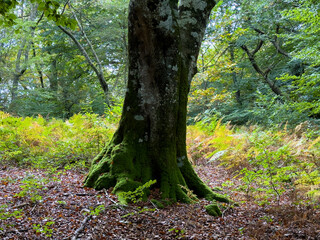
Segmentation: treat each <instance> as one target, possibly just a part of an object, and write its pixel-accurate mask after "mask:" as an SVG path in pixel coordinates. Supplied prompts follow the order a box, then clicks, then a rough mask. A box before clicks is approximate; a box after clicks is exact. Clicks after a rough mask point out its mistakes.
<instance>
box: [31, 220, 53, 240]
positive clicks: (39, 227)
mask: <svg viewBox="0 0 320 240" xmlns="http://www.w3.org/2000/svg"><path fill="white" fill-rule="evenodd" d="M44 221H45V223H44V224H33V229H34V230H36V232H37V233H40V234H42V235H44V236H46V237H51V236H52V232H53V228H52V225H54V224H55V222H54V221H52V219H51V218H48V219H44Z"/></svg>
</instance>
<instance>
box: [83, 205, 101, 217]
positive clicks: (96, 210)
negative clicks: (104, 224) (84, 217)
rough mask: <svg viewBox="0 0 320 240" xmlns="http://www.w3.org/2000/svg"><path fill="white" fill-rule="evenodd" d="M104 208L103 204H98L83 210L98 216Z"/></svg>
mask: <svg viewBox="0 0 320 240" xmlns="http://www.w3.org/2000/svg"><path fill="white" fill-rule="evenodd" d="M105 209H106V207H105V206H104V205H99V206H97V207H95V208H94V207H91V210H90V211H89V212H85V214H89V215H91V216H99V215H100V213H101V212H103V211H104V210H105Z"/></svg>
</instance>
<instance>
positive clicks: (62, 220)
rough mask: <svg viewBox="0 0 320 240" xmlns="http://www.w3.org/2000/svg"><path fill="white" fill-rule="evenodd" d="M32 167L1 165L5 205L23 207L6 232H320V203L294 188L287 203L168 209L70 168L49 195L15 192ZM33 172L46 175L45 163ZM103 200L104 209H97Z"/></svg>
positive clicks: (135, 235)
mask: <svg viewBox="0 0 320 240" xmlns="http://www.w3.org/2000/svg"><path fill="white" fill-rule="evenodd" d="M196 169H197V172H198V174H199V175H200V177H201V178H202V179H203V180H204V181H205V182H207V183H208V184H209V185H210V186H211V187H217V186H218V187H220V186H221V184H222V183H223V182H225V181H226V180H230V181H234V182H235V183H234V184H238V183H237V182H236V180H235V179H233V178H232V177H230V176H229V174H228V172H226V171H225V170H224V169H222V168H221V167H218V166H212V165H205V166H204V165H201V166H197V167H196ZM26 171H27V170H23V169H17V168H7V169H3V170H1V171H0V180H1V185H0V188H1V191H0V206H1V205H7V207H6V209H5V211H7V212H11V213H12V212H14V211H15V210H21V211H22V216H21V217H20V218H16V217H14V216H12V217H8V218H7V219H3V220H1V222H0V229H2V230H0V239H72V238H73V239H320V211H319V209H318V210H315V209H313V208H310V207H304V206H295V205H293V204H292V203H291V201H290V199H288V196H284V199H283V201H281V203H280V205H276V204H275V203H274V204H271V205H269V206H267V207H262V206H258V205H256V204H255V203H253V202H252V201H246V202H245V203H243V204H240V206H239V207H235V208H233V207H228V206H226V208H225V210H224V211H223V216H222V217H217V218H214V217H211V216H209V215H208V214H207V213H206V212H205V210H204V206H205V205H206V204H208V202H207V201H206V200H200V201H199V202H198V203H196V204H189V205H188V204H181V203H177V204H174V205H171V206H168V207H166V208H164V209H156V208H155V207H154V206H153V205H152V204H151V202H145V203H138V204H136V205H134V206H129V207H124V206H120V205H117V204H115V202H116V197H115V196H114V195H112V194H110V191H100V192H97V191H94V190H92V189H86V188H82V181H83V175H81V174H79V173H76V172H72V171H67V172H65V173H64V174H62V175H59V176H58V177H59V178H60V180H61V181H60V182H58V181H54V182H48V183H46V185H45V187H44V188H43V189H41V190H40V191H39V192H38V194H39V195H41V196H42V200H40V201H36V202H32V201H31V200H30V198H28V197H16V196H15V194H16V193H18V192H20V191H21V188H20V186H21V184H22V183H21V181H22V179H24V177H25V176H26V173H25V172H26ZM28 172H29V174H33V175H35V176H39V177H43V176H44V172H42V171H29V170H28ZM226 190H227V191H228V189H226ZM229 190H230V191H228V193H229V194H230V195H231V198H233V199H235V200H236V201H241V200H244V196H243V194H242V193H240V192H236V191H231V189H229ZM153 195H157V193H156V192H154V193H153ZM101 205H103V206H104V207H105V209H104V210H101V211H100V212H99V213H96V214H94V213H93V210H94V209H95V208H96V207H97V206H101ZM90 213H92V215H88V214H90ZM50 222H53V223H52V224H48V223H50ZM35 226H38V228H37V227H35ZM37 229H38V232H37ZM50 230H52V231H50ZM49 235H51V236H49Z"/></svg>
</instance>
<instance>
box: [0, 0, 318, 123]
mask: <svg viewBox="0 0 320 240" xmlns="http://www.w3.org/2000/svg"><path fill="white" fill-rule="evenodd" d="M4 2H5V4H2V5H1V9H0V10H1V11H0V13H1V17H0V23H1V33H0V45H1V48H0V58H1V61H0V65H1V67H0V81H1V85H0V92H1V94H0V109H1V110H2V111H7V112H10V113H14V114H17V115H19V116H32V115H36V114H41V115H43V116H48V117H59V118H64V119H66V118H70V117H71V116H72V115H73V114H76V113H79V112H88V111H89V112H93V113H97V114H100V115H102V114H110V112H112V111H119V106H121V104H122V102H123V97H124V93H125V91H126V82H127V77H128V76H127V75H128V61H127V45H128V39H127V14H128V1H126V0H116V1H107V0H105V1H67V2H63V1H61V2H60V1H44V2H43V1H4ZM318 13H319V3H317V2H316V1H306V0H299V1H297V0H292V1H291V0H288V1H272V0H268V1H259V0H255V1H251V0H246V1H237V0H232V1H230V0H226V1H220V2H218V4H217V5H216V6H215V8H214V10H213V11H212V14H211V17H210V23H209V25H208V28H207V31H206V34H205V39H204V42H203V44H202V47H201V52H200V55H199V59H198V74H197V75H196V76H195V78H194V80H193V81H192V88H191V92H190V95H189V105H188V106H189V107H188V108H189V113H188V116H189V118H188V119H189V120H188V122H189V123H192V122H196V121H198V120H200V119H206V118H211V117H213V116H214V117H216V118H223V121H225V122H227V121H231V123H232V124H237V125H243V124H247V123H249V122H250V123H257V124H261V125H264V126H276V125H283V126H284V125H285V124H287V125H289V126H292V127H294V126H296V125H298V124H299V123H302V122H305V121H308V122H310V123H313V124H318V122H319V120H318V119H319V114H320V104H319V101H320V100H319V99H320V98H319V95H320V80H319V46H318V45H319V42H318V39H319V14H318ZM190 34H191V33H190ZM117 109H118V110H117Z"/></svg>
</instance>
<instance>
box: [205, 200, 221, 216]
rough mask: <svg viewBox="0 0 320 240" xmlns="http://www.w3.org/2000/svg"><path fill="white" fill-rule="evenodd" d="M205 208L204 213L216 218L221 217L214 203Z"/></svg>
mask: <svg viewBox="0 0 320 240" xmlns="http://www.w3.org/2000/svg"><path fill="white" fill-rule="evenodd" d="M205 208H206V212H207V213H208V214H209V215H211V216H214V217H217V216H221V215H222V213H221V211H220V209H219V207H218V205H217V204H216V203H214V204H209V205H207V206H206V207H205Z"/></svg>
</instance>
